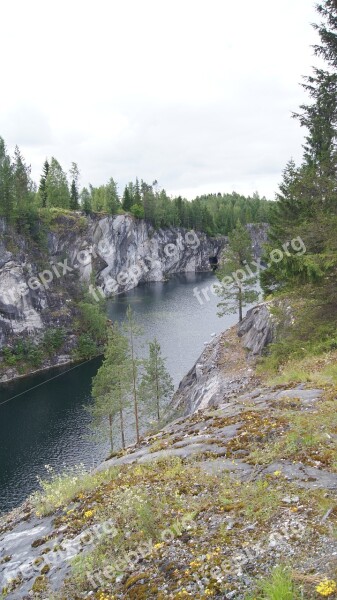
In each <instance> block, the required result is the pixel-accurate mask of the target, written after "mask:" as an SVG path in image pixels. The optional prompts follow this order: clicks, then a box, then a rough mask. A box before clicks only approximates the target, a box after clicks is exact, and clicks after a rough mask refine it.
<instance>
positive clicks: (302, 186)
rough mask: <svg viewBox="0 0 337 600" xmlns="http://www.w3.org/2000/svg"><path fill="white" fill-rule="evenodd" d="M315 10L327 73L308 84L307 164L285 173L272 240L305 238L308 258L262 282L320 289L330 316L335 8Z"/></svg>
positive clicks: (270, 272) (276, 267)
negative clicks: (318, 16)
mask: <svg viewBox="0 0 337 600" xmlns="http://www.w3.org/2000/svg"><path fill="white" fill-rule="evenodd" d="M317 10H318V12H319V14H320V15H321V16H323V18H324V22H323V23H322V24H319V25H315V26H314V27H315V28H316V29H317V30H318V32H319V34H320V37H321V44H320V45H317V46H316V47H315V52H316V54H317V55H319V56H321V57H322V58H323V59H324V60H325V61H326V62H327V63H328V67H329V70H324V69H317V68H316V69H314V71H313V75H311V76H309V77H306V78H305V83H304V84H303V85H304V88H305V90H306V91H307V93H308V95H309V98H310V100H311V102H310V103H308V104H304V105H302V106H301V107H300V112H299V113H297V114H295V115H294V116H295V117H296V118H298V119H299V121H300V123H301V125H302V126H303V127H305V128H306V130H307V135H306V138H305V144H304V146H303V148H304V156H303V161H302V164H301V165H300V166H299V167H296V166H295V165H294V163H293V162H292V163H289V165H288V167H287V169H286V171H285V173H284V176H283V181H282V184H281V186H280V192H281V193H280V194H279V195H278V198H277V205H276V207H275V210H274V211H273V212H272V214H271V229H270V235H269V237H270V241H271V243H272V244H274V247H277V246H279V245H283V244H284V242H288V243H289V241H290V240H292V239H294V238H301V240H302V246H303V247H305V252H304V253H301V254H295V253H294V252H287V253H285V256H284V258H283V260H282V261H281V262H279V263H276V264H275V263H272V264H271V265H270V266H269V267H268V269H267V270H266V271H264V272H263V274H262V277H261V282H262V285H263V288H264V290H265V291H266V292H267V293H270V292H275V291H280V290H285V289H290V290H296V289H299V287H300V288H301V289H303V285H309V286H316V289H315V292H314V295H316V297H318V294H319V292H318V285H319V286H320V287H321V290H323V294H322V297H325V301H326V303H327V302H329V303H330V307H329V311H330V313H331V314H332V312H333V311H334V310H335V309H337V303H336V300H335V298H336V292H337V286H336V283H335V281H336V275H337V253H336V250H337V249H336V242H335V238H336V236H335V233H334V230H335V229H336V226H337V200H336V199H337V4H336V2H335V0H325V2H322V3H321V4H319V5H318V7H317ZM268 251H269V249H268ZM307 293H309V290H307ZM310 293H311V292H310Z"/></svg>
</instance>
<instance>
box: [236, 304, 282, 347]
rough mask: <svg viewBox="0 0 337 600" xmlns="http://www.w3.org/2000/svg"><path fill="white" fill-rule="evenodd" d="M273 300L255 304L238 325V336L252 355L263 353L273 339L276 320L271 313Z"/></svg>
mask: <svg viewBox="0 0 337 600" xmlns="http://www.w3.org/2000/svg"><path fill="white" fill-rule="evenodd" d="M271 305H272V303H271V302H263V303H262V304H258V306H254V308H251V309H250V310H249V311H248V312H247V315H246V316H245V318H244V319H243V321H242V323H240V325H239V326H238V336H239V337H240V338H241V340H242V345H243V346H244V347H245V348H246V349H247V350H249V352H250V354H251V355H252V356H257V355H260V354H262V352H263V350H264V349H265V347H266V346H267V345H268V344H270V343H271V342H272V341H273V338H274V335H275V322H274V320H273V318H272V315H271V313H270V307H271Z"/></svg>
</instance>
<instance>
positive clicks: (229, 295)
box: [216, 221, 258, 321]
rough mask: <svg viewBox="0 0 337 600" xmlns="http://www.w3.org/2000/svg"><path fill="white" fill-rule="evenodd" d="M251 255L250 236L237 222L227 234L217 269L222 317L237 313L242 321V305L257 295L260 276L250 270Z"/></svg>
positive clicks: (220, 314) (220, 313) (251, 300)
mask: <svg viewBox="0 0 337 600" xmlns="http://www.w3.org/2000/svg"><path fill="white" fill-rule="evenodd" d="M252 258H253V257H252V250H251V239H250V236H249V234H248V232H247V230H246V229H245V227H243V225H242V224H241V223H240V222H239V221H238V223H237V226H236V228H235V229H234V230H233V231H232V232H231V233H230V234H229V236H228V246H227V248H226V249H225V251H224V254H223V259H222V263H221V265H220V267H219V268H218V269H217V271H216V275H217V277H218V279H219V281H220V282H221V285H219V286H217V294H218V295H219V296H220V297H222V301H221V302H219V304H218V308H220V311H219V313H218V314H219V316H222V315H224V314H228V313H236V312H238V313H239V321H242V309H243V307H244V306H245V305H246V304H249V303H252V302H254V300H256V299H257V298H258V293H257V292H256V290H254V289H253V286H254V284H255V283H256V280H257V278H256V277H254V276H252V275H251V273H250V272H248V271H247V265H248V266H249V264H250V263H251V261H252Z"/></svg>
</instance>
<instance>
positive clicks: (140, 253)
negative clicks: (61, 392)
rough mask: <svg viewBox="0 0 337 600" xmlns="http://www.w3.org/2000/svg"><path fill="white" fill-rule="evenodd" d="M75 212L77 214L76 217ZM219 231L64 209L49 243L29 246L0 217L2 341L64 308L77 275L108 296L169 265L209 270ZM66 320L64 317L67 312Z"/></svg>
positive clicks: (163, 272) (30, 331)
mask: <svg viewBox="0 0 337 600" xmlns="http://www.w3.org/2000/svg"><path fill="white" fill-rule="evenodd" d="M80 219H81V221H80ZM225 242H226V239H225V238H217V239H215V238H213V239H212V238H209V237H207V236H206V235H205V234H203V233H198V234H197V233H195V232H192V231H191V232H188V231H187V230H184V229H182V228H175V229H174V228H170V229H165V230H157V231H155V230H154V229H153V228H152V227H151V226H150V225H149V224H148V223H146V222H145V221H138V220H136V219H133V218H132V217H130V216H126V215H119V216H115V217H105V218H102V219H97V217H88V218H85V217H83V216H82V217H81V216H80V215H78V218H77V220H76V218H74V217H64V216H61V217H60V218H59V220H58V221H57V223H56V226H55V227H54V228H52V230H51V231H50V232H49V233H48V240H47V248H45V247H41V248H37V247H32V244H29V243H28V241H27V240H26V239H25V238H24V237H22V236H20V235H19V234H14V235H13V233H12V232H11V231H10V230H9V228H8V227H7V226H6V223H5V222H4V221H3V220H2V221H1V223H0V349H1V347H2V346H4V345H5V344H6V343H7V342H8V340H10V339H13V338H15V336H16V335H17V336H19V335H28V336H30V335H31V336H34V337H35V338H36V336H38V335H39V332H41V331H43V330H44V329H45V328H46V327H50V326H54V327H57V326H59V325H61V324H62V318H63V317H65V318H64V319H63V320H64V321H65V322H67V316H69V314H67V313H69V310H68V305H69V303H70V302H71V300H72V298H73V297H74V296H75V295H76V290H78V285H79V283H82V282H89V281H90V279H91V280H93V281H95V282H96V286H97V294H98V296H99V295H102V296H111V295H114V294H118V293H120V292H124V291H127V290H129V289H131V288H133V287H135V286H137V285H138V284H139V283H141V282H146V281H162V280H164V279H165V278H166V277H167V276H168V275H170V274H172V273H184V272H186V273H187V272H196V271H209V270H211V265H210V258H216V257H217V256H218V254H219V253H220V251H221V249H222V247H223V245H224V244H225ZM68 321H69V319H68Z"/></svg>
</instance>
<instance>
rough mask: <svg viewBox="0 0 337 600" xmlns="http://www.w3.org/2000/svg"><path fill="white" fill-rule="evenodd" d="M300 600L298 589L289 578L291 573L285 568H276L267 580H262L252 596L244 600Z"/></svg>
mask: <svg viewBox="0 0 337 600" xmlns="http://www.w3.org/2000/svg"><path fill="white" fill-rule="evenodd" d="M300 598H302V595H301V592H300V590H299V588H298V587H297V586H296V585H295V583H294V582H293V580H292V577H291V571H290V569H288V568H285V567H276V568H275V569H274V570H273V572H272V573H271V575H270V577H269V578H268V579H264V580H263V581H262V582H261V583H260V584H259V585H258V590H257V592H256V593H254V594H253V595H249V596H246V600H297V599H298V600H299V599H300Z"/></svg>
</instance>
